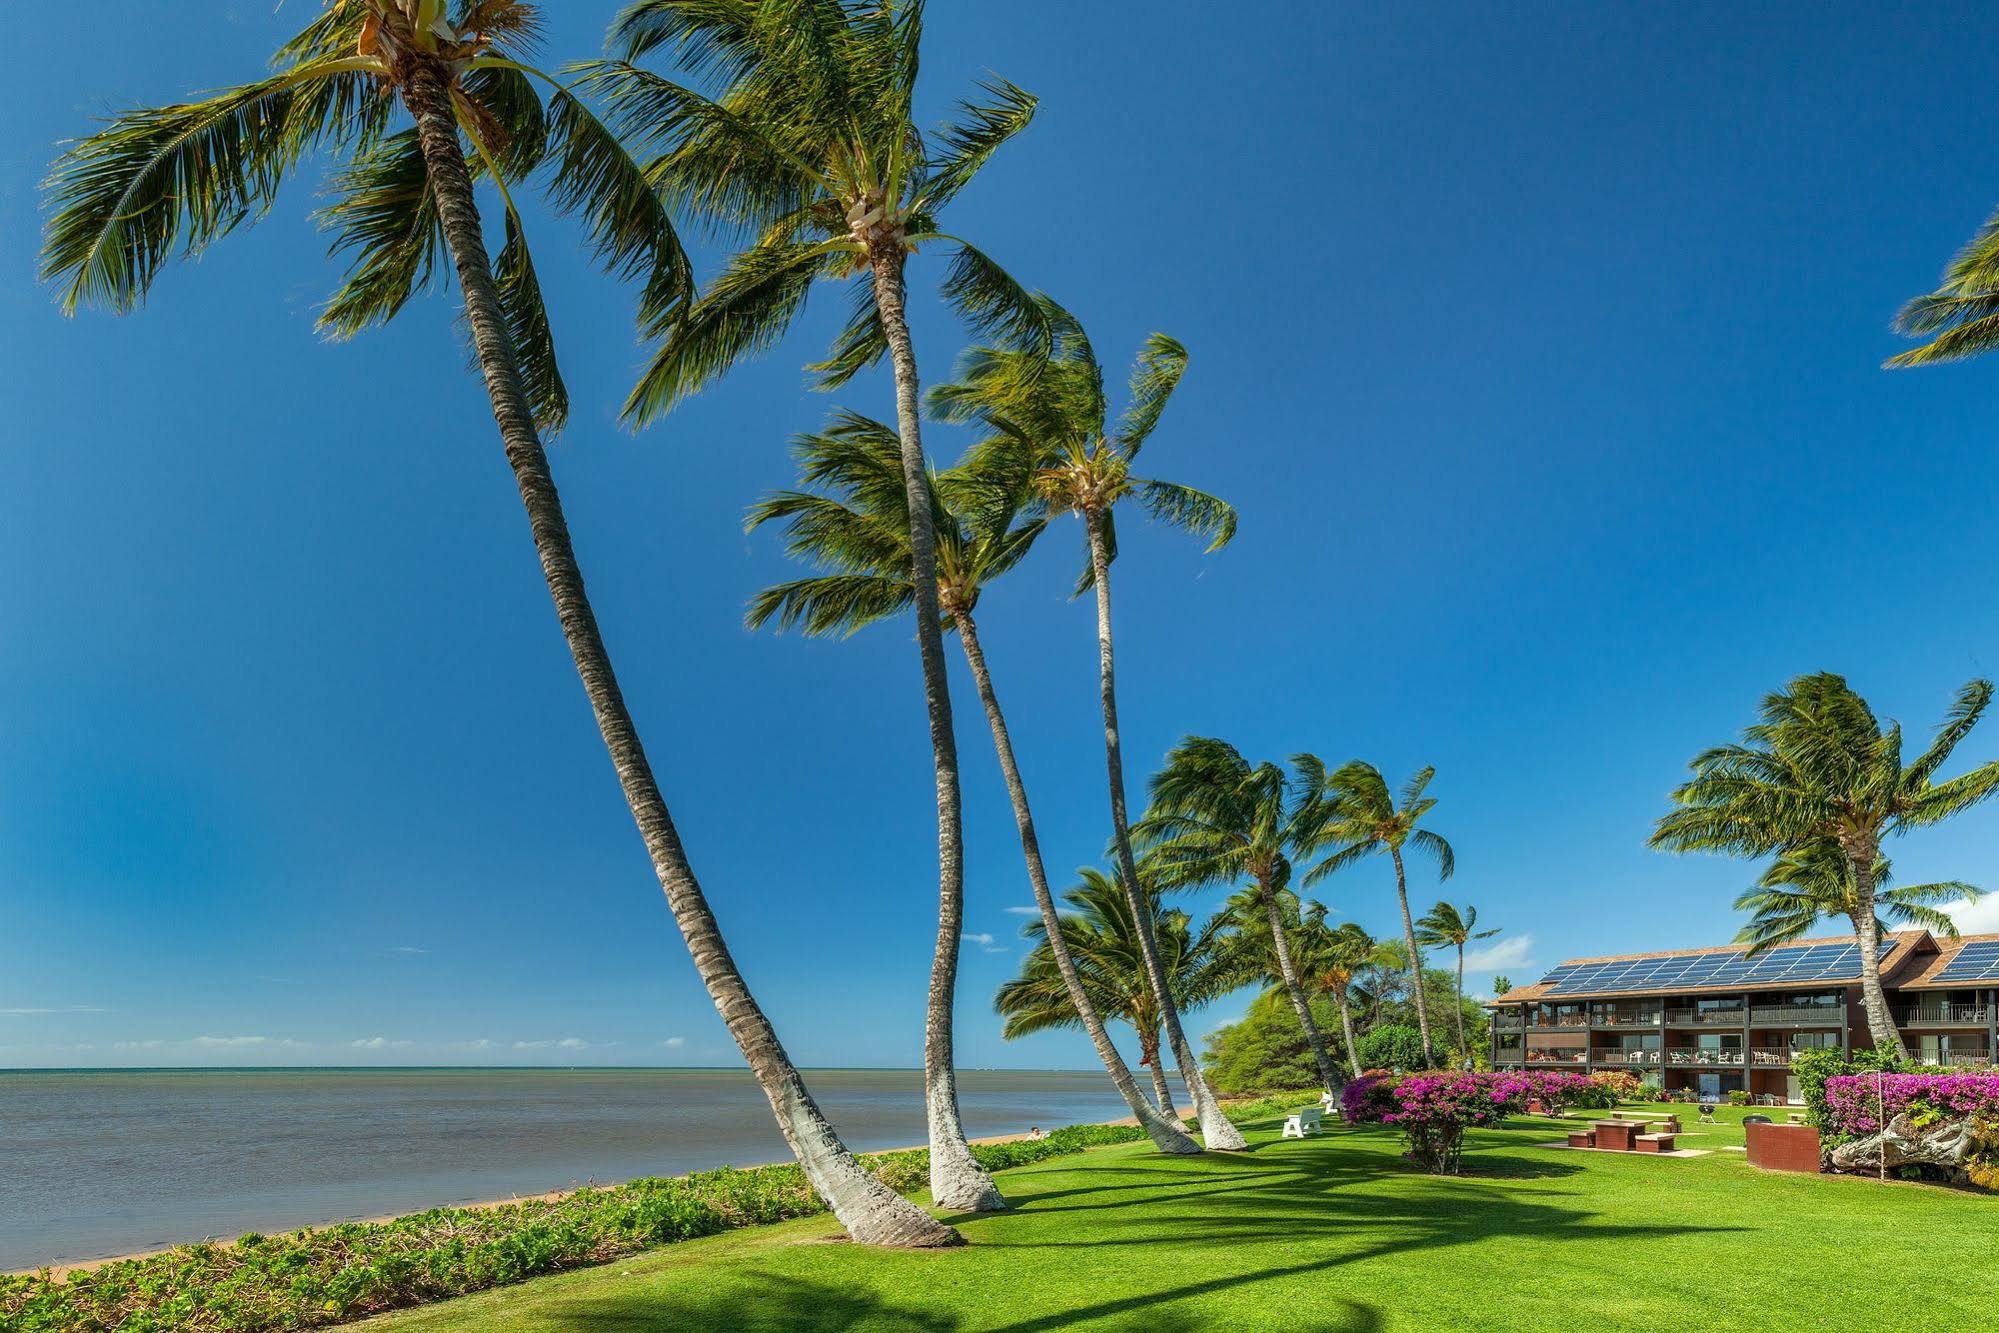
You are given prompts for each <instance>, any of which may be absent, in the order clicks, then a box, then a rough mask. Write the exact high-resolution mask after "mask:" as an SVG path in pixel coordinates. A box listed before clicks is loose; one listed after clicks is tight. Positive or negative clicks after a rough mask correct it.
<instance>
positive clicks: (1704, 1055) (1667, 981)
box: [1488, 930, 1999, 1101]
mask: <svg viewBox="0 0 1999 1333" xmlns="http://www.w3.org/2000/svg"><path fill="white" fill-rule="evenodd" d="M1881 984H1882V987H1883V988H1884V989H1885V990H1886V991H1887V993H1888V1007H1889V1009H1890V1010H1891V1011H1892V1012H1893V1014H1894V1017H1895V1025H1896V1027H1897V1028H1898V1029H1899V1030H1900V1031H1901V1034H1902V1040H1903V1041H1904V1042H1905V1043H1906V1044H1907V1045H1908V1048H1909V1052H1910V1054H1911V1055H1914V1056H1916V1057H1917V1058H1918V1059H1921V1060H1923V1061H1924V1062H1926V1063H1930V1064H1936V1065H1976V1066H1989V1065H1990V1064H1991V1063H1992V1053H1993V1051H1994V1049H1995V1048H1999V935H1966V936H1964V937H1962V938H1961V939H1956V940H1952V939H1947V938H1938V937H1936V936H1933V935H1931V934H1930V933H1929V932H1928V931H1925V930H1902V931H1893V932H1890V933H1889V934H1888V935H1886V936H1885V937H1884V938H1883V939H1882V942H1881ZM1488 1007H1489V1008H1490V1009H1491V1010H1492V1063H1493V1067H1494V1068H1497V1069H1508V1068H1518V1067H1520V1066H1523V1065H1531V1066H1535V1067H1537V1068H1545V1067H1549V1066H1554V1067H1558V1068H1570V1069H1575V1070H1578V1071H1584V1072H1588V1071H1594V1070H1598V1069H1622V1070H1626V1071H1628V1072H1630V1073H1633V1074H1637V1075H1639V1076H1640V1077H1642V1078H1643V1079H1644V1080H1645V1081H1646V1082H1648V1083H1652V1084H1657V1085H1663V1086H1665V1087H1668V1088H1688V1089H1692V1090H1693V1091H1695V1092H1698V1093H1702V1094H1706V1095H1720V1096H1726V1095H1727V1094H1728V1093H1730V1092H1747V1093H1749V1094H1750V1095H1751V1096H1752V1097H1755V1098H1756V1099H1758V1100H1759V1101H1764V1100H1782V1101H1796V1100H1797V1099H1798V1083H1797V1079H1796V1077H1795V1076H1794V1075H1793V1074H1792V1073H1791V1057H1792V1055H1793V1054H1794V1053H1796V1052H1798V1051H1802V1050H1811V1049H1815V1048H1821V1047H1838V1048H1842V1049H1848V1050H1850V1049H1853V1048H1855V1047H1861V1048H1865V1047H1868V1046H1871V1045H1873V1044H1874V1043H1873V1040H1872V1038H1871V1037H1870V1036H1869V1035H1868V1028H1867V1014H1866V1011H1865V1010H1864V1009H1863V1008H1862V1007H1861V1002H1860V950H1859V947H1858V946H1857V944H1856V943H1855V941H1854V938H1853V936H1851V935H1846V936H1840V937H1837V938H1833V939H1820V940H1800V941H1798V942H1797V943H1795V944H1788V945H1785V946H1783V947H1782V948H1776V949H1769V950H1766V951H1765V952H1763V953H1760V954H1757V955H1756V956H1755V957H1750V956H1749V955H1748V949H1747V947H1746V946H1744V945H1740V944H1736V945H1724V946H1721V947H1718V948H1710V949H1672V950H1667V951H1664V952H1661V953H1633V954H1618V955H1615V956H1612V957H1607V958H1576V959H1571V960H1570V961H1568V962H1566V963H1563V964H1562V965H1561V966H1560V967H1558V968H1556V969H1555V970H1554V971H1552V972H1550V973H1549V974H1548V975H1547V976H1545V977H1542V978H1541V979H1540V980H1539V981H1537V982H1535V983H1534V984H1533V985H1531V986H1521V987H1519V988H1517V989H1515V990H1510V991H1508V992H1507V993H1506V994H1504V995H1502V996H1500V997H1499V998H1497V999H1496V1000H1493V1001H1491V1002H1490V1004H1489V1005H1488Z"/></svg>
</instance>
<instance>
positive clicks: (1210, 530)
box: [1136, 481, 1236, 551]
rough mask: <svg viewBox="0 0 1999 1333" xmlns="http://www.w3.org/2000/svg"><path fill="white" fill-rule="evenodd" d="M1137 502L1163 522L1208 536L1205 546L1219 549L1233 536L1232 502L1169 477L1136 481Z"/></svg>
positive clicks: (1233, 511)
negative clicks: (1159, 479)
mask: <svg viewBox="0 0 1999 1333" xmlns="http://www.w3.org/2000/svg"><path fill="white" fill-rule="evenodd" d="M1136 484H1137V489H1138V498H1139V503H1141V504H1143V505H1144V506H1145V509H1146V512H1147V513H1149V514H1151V515H1152V516H1153V517H1154V518H1156V519H1158V520H1159V521H1160V522H1162V523H1168V524H1171V525H1172V526H1174V527H1176V528H1183V529H1185V530H1186V531H1188V532H1191V533H1193V534H1194V535H1195V536H1197V537H1206V538H1208V549H1209V550H1210V551H1219V550H1221V549H1222V547H1224V546H1227V545H1228V544H1229V541H1230V539H1231V538H1233V537H1234V536H1235V530H1236V511H1235V506H1234V505H1232V504H1230V503H1228V501H1226V500H1222V499H1219V498H1217V497H1216V496H1213V495H1209V494H1208V493H1207V492H1206V491H1197V490H1195V489H1194V488H1193V487H1192V486H1182V485H1180V484H1179V483H1177V482H1171V481H1139V482H1137V483H1136Z"/></svg>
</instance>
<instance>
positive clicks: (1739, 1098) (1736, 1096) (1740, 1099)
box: [1728, 1088, 1749, 1106]
mask: <svg viewBox="0 0 1999 1333" xmlns="http://www.w3.org/2000/svg"><path fill="white" fill-rule="evenodd" d="M1728 1104H1729V1105H1730V1106H1747V1105H1749V1094H1748V1093H1746V1092H1744V1091H1743V1090H1742V1089H1740V1088H1737V1089H1735V1090H1734V1091H1733V1092H1731V1093H1729V1094H1728Z"/></svg>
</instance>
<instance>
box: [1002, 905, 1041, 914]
mask: <svg viewBox="0 0 1999 1333" xmlns="http://www.w3.org/2000/svg"><path fill="white" fill-rule="evenodd" d="M1006 910H1007V911H1009V912H1011V913H1013V914H1014V915H1015V916H1040V915H1041V909H1040V908H1039V907H1009V908H1007V909H1006Z"/></svg>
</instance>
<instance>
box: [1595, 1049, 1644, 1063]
mask: <svg viewBox="0 0 1999 1333" xmlns="http://www.w3.org/2000/svg"><path fill="white" fill-rule="evenodd" d="M1589 1058H1590V1063H1591V1064H1597V1065H1616V1066H1623V1065H1656V1064H1658V1063H1659V1053H1658V1052H1657V1051H1602V1050H1600V1051H1591V1052H1590V1053H1589Z"/></svg>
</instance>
